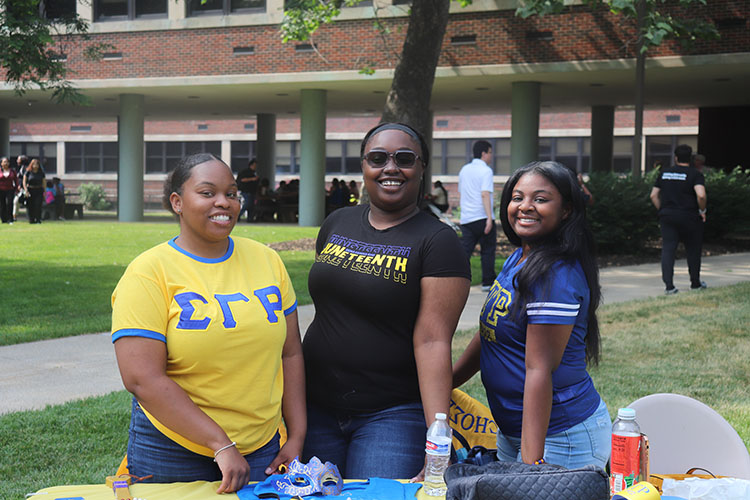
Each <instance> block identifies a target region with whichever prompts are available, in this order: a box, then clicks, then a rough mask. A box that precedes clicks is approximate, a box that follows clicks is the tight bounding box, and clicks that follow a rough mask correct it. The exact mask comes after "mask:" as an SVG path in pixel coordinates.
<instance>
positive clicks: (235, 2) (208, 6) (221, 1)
mask: <svg viewBox="0 0 750 500" xmlns="http://www.w3.org/2000/svg"><path fill="white" fill-rule="evenodd" d="M187 4H188V15H189V16H221V15H227V14H232V13H238V12H239V13H241V12H253V11H261V12H264V11H265V10H266V1H265V0H205V1H204V0H188V2H187Z"/></svg>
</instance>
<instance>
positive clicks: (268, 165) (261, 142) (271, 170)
mask: <svg viewBox="0 0 750 500" xmlns="http://www.w3.org/2000/svg"><path fill="white" fill-rule="evenodd" d="M324 97H325V96H324ZM324 113H325V109H324ZM257 119H258V121H257V123H258V135H257V137H258V138H257V140H256V141H255V158H256V159H257V160H258V177H260V178H261V179H264V178H266V179H268V182H269V183H270V185H271V186H275V185H276V115H274V114H271V113H260V114H258V116H257ZM323 121H324V123H325V114H324V116H323Z"/></svg>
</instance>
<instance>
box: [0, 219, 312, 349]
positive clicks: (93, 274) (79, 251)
mask: <svg viewBox="0 0 750 500" xmlns="http://www.w3.org/2000/svg"><path fill="white" fill-rule="evenodd" d="M147 219H148V220H152V219H154V220H156V222H141V223H121V222H115V221H112V220H92V221H89V220H83V221H78V220H75V221H68V222H48V223H45V224H41V225H36V224H35V225H31V224H25V223H23V222H18V223H16V224H14V225H13V226H7V225H5V224H3V226H2V227H0V255H2V266H0V283H7V284H9V287H5V290H6V292H7V291H8V290H10V291H11V296H10V297H4V299H8V300H10V302H11V303H12V304H13V307H12V308H11V310H10V311H11V312H10V313H6V314H2V315H0V332H2V333H3V334H2V335H1V336H0V345H9V344H16V343H19V342H30V341H34V340H42V339H50V338H57V337H67V336H71V335H80V334H84V333H95V332H103V331H107V330H109V328H110V320H111V313H112V311H111V308H110V298H111V295H112V290H114V288H115V285H116V284H117V281H118V280H119V279H120V276H122V273H123V272H124V271H125V268H126V267H127V265H128V263H129V262H130V261H131V260H133V258H134V257H136V256H137V255H138V254H140V253H141V252H143V251H144V250H147V249H149V248H151V247H152V246H154V245H156V244H158V243H161V242H163V241H166V240H168V239H170V238H172V237H173V236H175V235H177V233H178V231H179V227H178V225H177V223H176V222H174V220H173V219H170V218H167V217H164V216H156V215H152V216H149V217H147ZM317 233H318V228H316V227H297V226H286V225H265V226H261V225H249V224H240V225H238V226H237V227H236V228H235V230H234V232H233V235H235V236H244V237H248V238H252V239H255V240H257V241H260V242H262V243H273V242H278V241H287V240H295V239H299V238H314V237H315V236H316V235H317ZM279 254H280V255H281V258H282V259H283V260H284V263H285V264H286V267H287V270H288V271H289V274H290V276H291V278H292V283H293V284H294V288H295V291H296V293H297V296H298V300H299V303H300V304H308V303H310V296H309V294H308V293H307V274H308V272H309V270H310V266H311V265H312V261H313V258H314V252H311V251H308V252H299V251H283V252H279Z"/></svg>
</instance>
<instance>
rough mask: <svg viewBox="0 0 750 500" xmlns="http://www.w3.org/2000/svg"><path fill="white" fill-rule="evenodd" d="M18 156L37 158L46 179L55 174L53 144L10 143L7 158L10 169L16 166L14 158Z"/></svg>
mask: <svg viewBox="0 0 750 500" xmlns="http://www.w3.org/2000/svg"><path fill="white" fill-rule="evenodd" d="M20 155H26V156H28V157H29V158H37V159H38V160H39V162H40V163H41V164H42V168H43V169H44V173H45V174H47V176H48V177H49V175H50V174H56V173H57V144H56V143H54V142H11V143H10V156H9V158H10V160H11V162H10V165H11V166H12V167H15V166H16V158H17V157H18V156H20Z"/></svg>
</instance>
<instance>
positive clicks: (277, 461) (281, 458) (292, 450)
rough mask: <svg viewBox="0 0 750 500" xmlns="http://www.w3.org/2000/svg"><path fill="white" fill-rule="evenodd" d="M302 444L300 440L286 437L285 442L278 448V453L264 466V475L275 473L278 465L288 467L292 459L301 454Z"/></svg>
mask: <svg viewBox="0 0 750 500" xmlns="http://www.w3.org/2000/svg"><path fill="white" fill-rule="evenodd" d="M302 445H303V442H302V441H298V440H292V439H287V442H286V443H284V446H282V447H281V449H280V450H279V454H278V455H276V458H274V459H273V461H272V462H271V463H270V464H269V465H268V467H266V475H267V476H270V475H271V474H276V473H277V472H278V471H279V466H281V465H282V464H283V465H286V466H287V467H288V466H289V463H290V462H291V461H292V460H294V459H295V458H297V457H299V456H300V455H301V454H302Z"/></svg>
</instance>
